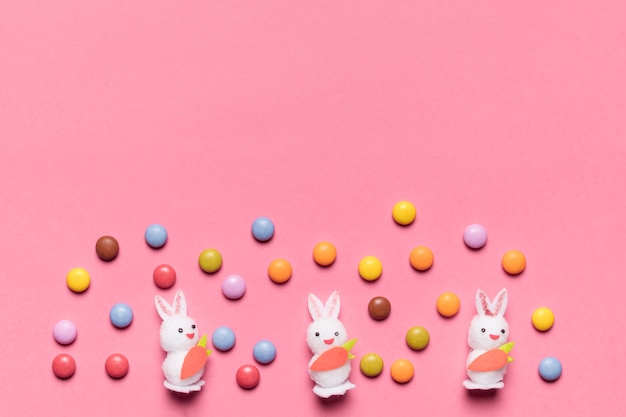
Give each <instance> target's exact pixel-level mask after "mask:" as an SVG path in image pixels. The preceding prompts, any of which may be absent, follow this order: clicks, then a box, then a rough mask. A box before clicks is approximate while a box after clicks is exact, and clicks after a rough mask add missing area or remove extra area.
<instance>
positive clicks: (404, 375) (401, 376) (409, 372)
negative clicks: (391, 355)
mask: <svg viewBox="0 0 626 417" xmlns="http://www.w3.org/2000/svg"><path fill="white" fill-rule="evenodd" d="M414 373H415V370H414V369H413V364H412V363H411V362H410V361H409V360H408V359H398V360H396V361H395V362H394V363H393V364H392V365H391V378H393V380H394V381H396V382H397V383H399V384H406V383H407V382H409V381H410V380H411V379H413V375H414Z"/></svg>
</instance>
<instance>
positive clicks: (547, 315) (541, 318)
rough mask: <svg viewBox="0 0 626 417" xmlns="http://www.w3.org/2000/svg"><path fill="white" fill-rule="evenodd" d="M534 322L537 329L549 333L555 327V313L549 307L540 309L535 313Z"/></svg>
mask: <svg viewBox="0 0 626 417" xmlns="http://www.w3.org/2000/svg"><path fill="white" fill-rule="evenodd" d="M532 322H533V326H535V329H537V330H539V331H541V332H545V331H548V330H550V329H551V328H552V326H553V325H554V313H553V312H552V310H550V309H549V308H547V307H540V308H538V309H536V310H535V311H534V312H533V316H532Z"/></svg>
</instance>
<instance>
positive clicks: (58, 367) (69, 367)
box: [52, 353, 76, 379]
mask: <svg viewBox="0 0 626 417" xmlns="http://www.w3.org/2000/svg"><path fill="white" fill-rule="evenodd" d="M52 372H54V374H55V375H56V376H57V378H61V379H67V378H69V377H71V376H72V375H74V372H76V361H75V360H74V358H73V357H72V355H70V354H68V353H61V354H59V355H57V356H55V357H54V359H53V360H52Z"/></svg>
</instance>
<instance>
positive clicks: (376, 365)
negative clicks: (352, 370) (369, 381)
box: [360, 353, 384, 378]
mask: <svg viewBox="0 0 626 417" xmlns="http://www.w3.org/2000/svg"><path fill="white" fill-rule="evenodd" d="M360 366H361V372H362V373H363V375H365V376H369V377H370V378H373V377H376V376H378V375H380V373H381V372H382V371H383V366H384V365H383V358H381V357H380V355H378V354H376V353H368V354H367V355H365V356H363V357H362V358H361V364H360Z"/></svg>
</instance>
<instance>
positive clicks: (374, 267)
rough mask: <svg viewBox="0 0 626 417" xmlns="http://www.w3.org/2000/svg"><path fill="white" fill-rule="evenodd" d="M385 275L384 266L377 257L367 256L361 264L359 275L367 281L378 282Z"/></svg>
mask: <svg viewBox="0 0 626 417" xmlns="http://www.w3.org/2000/svg"><path fill="white" fill-rule="evenodd" d="M382 273H383V264H382V262H380V260H379V259H378V258H377V257H375V256H366V257H364V258H363V259H361V261H360V262H359V275H360V276H361V278H363V279H364V280H366V281H376V280H377V279H378V278H380V276H381V275H382Z"/></svg>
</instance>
